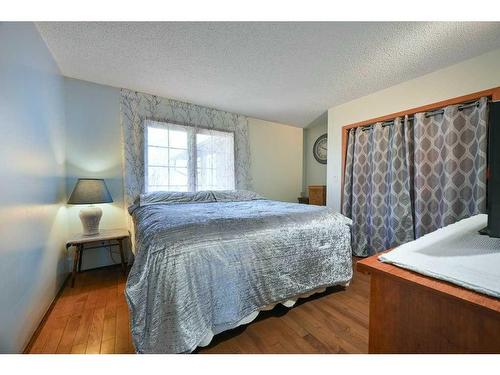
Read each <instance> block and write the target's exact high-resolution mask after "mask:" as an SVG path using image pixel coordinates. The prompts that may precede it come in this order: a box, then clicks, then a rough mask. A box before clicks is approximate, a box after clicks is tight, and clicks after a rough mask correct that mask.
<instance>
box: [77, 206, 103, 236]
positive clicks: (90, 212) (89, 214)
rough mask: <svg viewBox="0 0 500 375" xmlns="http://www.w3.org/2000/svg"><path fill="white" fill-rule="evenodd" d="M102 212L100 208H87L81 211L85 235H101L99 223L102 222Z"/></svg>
mask: <svg viewBox="0 0 500 375" xmlns="http://www.w3.org/2000/svg"><path fill="white" fill-rule="evenodd" d="M101 217H102V210H101V209H100V208H99V207H94V206H90V207H85V208H82V209H81V210H80V220H81V221H82V227H83V235H84V236H93V235H96V234H99V222H100V221H101Z"/></svg>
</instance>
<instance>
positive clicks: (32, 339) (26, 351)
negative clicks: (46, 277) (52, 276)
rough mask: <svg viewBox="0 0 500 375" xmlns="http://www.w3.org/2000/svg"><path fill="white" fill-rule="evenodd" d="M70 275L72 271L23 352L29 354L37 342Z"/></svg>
mask: <svg viewBox="0 0 500 375" xmlns="http://www.w3.org/2000/svg"><path fill="white" fill-rule="evenodd" d="M70 277H71V272H68V274H67V275H66V278H65V279H64V281H63V283H62V285H61V287H60V288H59V290H58V291H57V294H56V296H55V297H54V299H53V300H52V302H51V303H50V306H49V308H48V309H47V311H45V314H43V317H42V320H40V322H39V323H38V325H37V327H36V329H35V331H34V332H33V334H32V335H31V338H30V339H29V341H28V344H27V345H26V347H25V348H24V350H23V354H29V352H30V351H31V348H32V347H33V344H34V343H35V341H36V338H37V337H38V336H39V335H40V331H41V330H42V327H43V326H44V324H45V322H46V321H47V319H48V317H49V316H50V313H51V312H52V310H53V309H54V306H55V305H56V302H57V300H58V299H59V297H60V296H61V294H62V292H63V291H64V288H65V287H66V284H68V281H69V279H70Z"/></svg>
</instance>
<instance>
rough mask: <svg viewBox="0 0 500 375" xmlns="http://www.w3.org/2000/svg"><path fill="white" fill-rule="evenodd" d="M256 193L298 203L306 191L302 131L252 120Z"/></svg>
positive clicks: (252, 161)
mask: <svg viewBox="0 0 500 375" xmlns="http://www.w3.org/2000/svg"><path fill="white" fill-rule="evenodd" d="M248 125H249V133H250V153H251V174H252V179H253V190H255V191H256V192H257V193H259V194H262V195H263V196H265V197H266V198H270V199H276V200H281V201H288V202H297V197H298V196H299V195H300V192H301V190H302V158H303V155H302V150H303V139H302V133H303V130H302V129H301V128H295V127H292V126H288V125H283V124H278V123H274V122H268V121H263V120H257V119H253V118H250V119H249V124H248Z"/></svg>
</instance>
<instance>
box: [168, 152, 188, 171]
mask: <svg viewBox="0 0 500 375" xmlns="http://www.w3.org/2000/svg"><path fill="white" fill-rule="evenodd" d="M169 166H171V167H184V168H187V166H188V151H187V150H179V149H176V148H171V149H170V160H169Z"/></svg>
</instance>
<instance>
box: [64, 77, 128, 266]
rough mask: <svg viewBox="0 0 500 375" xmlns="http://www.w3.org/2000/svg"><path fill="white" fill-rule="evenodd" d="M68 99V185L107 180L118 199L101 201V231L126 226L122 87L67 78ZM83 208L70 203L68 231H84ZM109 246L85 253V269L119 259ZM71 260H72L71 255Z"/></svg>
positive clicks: (112, 192)
mask: <svg viewBox="0 0 500 375" xmlns="http://www.w3.org/2000/svg"><path fill="white" fill-rule="evenodd" d="M64 89H65V98H66V150H67V156H66V184H67V185H66V189H67V192H68V195H69V194H71V191H72V190H73V187H74V186H75V183H76V181H77V179H78V178H79V177H80V178H85V177H90V178H103V179H104V181H105V182H106V185H107V186H108V189H109V192H110V193H111V196H112V198H113V203H111V204H100V205H98V206H99V207H101V208H102V210H103V216H102V219H101V223H100V228H101V229H113V228H124V227H126V216H125V212H124V200H123V169H122V139H121V124H120V90H119V89H117V88H114V87H110V86H103V85H98V84H94V83H90V82H86V81H80V80H76V79H71V78H65V79H64ZM80 209H81V206H79V205H74V206H68V208H67V213H68V230H69V233H79V232H81V230H82V226H81V222H80V218H79V216H78V213H79V211H80ZM113 249H114V251H113V253H116V254H115V255H113V258H111V256H110V254H109V251H108V250H107V249H102V248H101V249H90V250H86V251H85V252H84V256H83V261H82V269H89V268H96V267H99V266H103V265H109V264H113V263H114V262H113V259H114V261H116V262H118V261H119V259H120V258H119V255H118V253H117V251H118V250H117V249H116V248H113ZM68 261H69V263H71V259H68Z"/></svg>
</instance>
